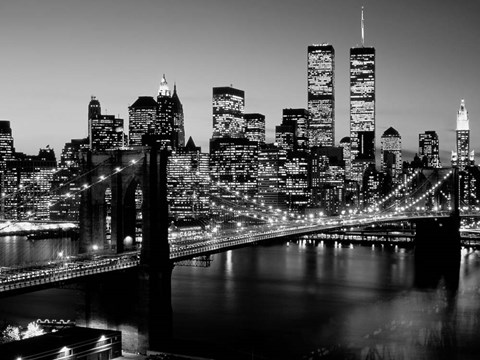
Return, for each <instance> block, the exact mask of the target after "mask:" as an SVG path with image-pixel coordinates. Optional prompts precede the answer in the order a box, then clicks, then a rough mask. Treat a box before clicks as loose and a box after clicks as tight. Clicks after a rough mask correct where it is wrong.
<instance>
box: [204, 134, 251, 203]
mask: <svg viewBox="0 0 480 360" xmlns="http://www.w3.org/2000/svg"><path fill="white" fill-rule="evenodd" d="M257 173H258V143H257V142H255V141H249V140H248V139H245V138H243V139H242V138H228V137H225V138H214V139H211V140H210V177H211V178H212V183H213V184H215V183H217V182H220V183H221V184H223V186H228V187H229V188H230V189H231V191H232V192H235V191H239V192H241V193H242V194H243V195H250V196H253V195H255V194H256V192H257ZM229 196H231V197H234V196H233V194H232V193H230V195H229V194H225V195H224V197H229Z"/></svg>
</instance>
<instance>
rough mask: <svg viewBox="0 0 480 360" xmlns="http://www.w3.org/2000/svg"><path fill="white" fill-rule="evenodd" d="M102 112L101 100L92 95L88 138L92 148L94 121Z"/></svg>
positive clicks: (89, 108) (89, 107)
mask: <svg viewBox="0 0 480 360" xmlns="http://www.w3.org/2000/svg"><path fill="white" fill-rule="evenodd" d="M101 114H102V108H101V107H100V102H99V101H98V100H97V98H96V97H95V96H93V95H92V96H91V98H90V103H89V104H88V139H89V144H90V149H91V148H92V139H93V136H92V125H93V122H94V121H95V120H96V119H98V118H99V117H100V115H101Z"/></svg>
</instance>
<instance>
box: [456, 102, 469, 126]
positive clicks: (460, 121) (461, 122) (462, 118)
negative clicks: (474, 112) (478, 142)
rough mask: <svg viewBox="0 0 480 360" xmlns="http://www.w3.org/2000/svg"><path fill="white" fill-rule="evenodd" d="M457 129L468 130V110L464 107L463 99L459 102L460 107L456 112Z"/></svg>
mask: <svg viewBox="0 0 480 360" xmlns="http://www.w3.org/2000/svg"><path fill="white" fill-rule="evenodd" d="M457 130H470V127H469V124H468V111H467V108H466V107H465V100H464V99H462V101H461V102H460V109H459V110H458V113H457Z"/></svg>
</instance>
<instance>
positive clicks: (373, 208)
mask: <svg viewBox="0 0 480 360" xmlns="http://www.w3.org/2000/svg"><path fill="white" fill-rule="evenodd" d="M420 172H421V171H420V170H416V171H415V172H414V173H413V174H411V175H410V176H409V177H407V179H406V180H405V182H402V183H401V184H400V185H398V186H397V188H396V189H395V190H392V191H391V192H390V193H389V194H388V195H386V196H384V197H383V198H382V199H380V200H379V201H378V202H375V203H373V205H372V206H370V207H369V208H368V209H367V211H368V212H372V211H374V210H377V211H378V207H379V206H380V205H382V204H383V203H384V202H386V201H388V200H389V199H390V198H392V197H393V196H396V195H397V194H398V192H399V191H400V190H402V189H403V188H406V187H407V185H408V184H409V183H410V182H411V181H412V180H413V179H414V178H415V177H416V176H417V175H418V174H419V173H420Z"/></svg>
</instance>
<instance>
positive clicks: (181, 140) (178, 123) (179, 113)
mask: <svg viewBox="0 0 480 360" xmlns="http://www.w3.org/2000/svg"><path fill="white" fill-rule="evenodd" d="M172 100H173V134H174V144H175V147H179V148H180V147H184V146H185V124H184V122H185V119H184V114H183V105H182V102H181V101H180V98H179V97H178V93H177V84H174V85H173V94H172Z"/></svg>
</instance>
